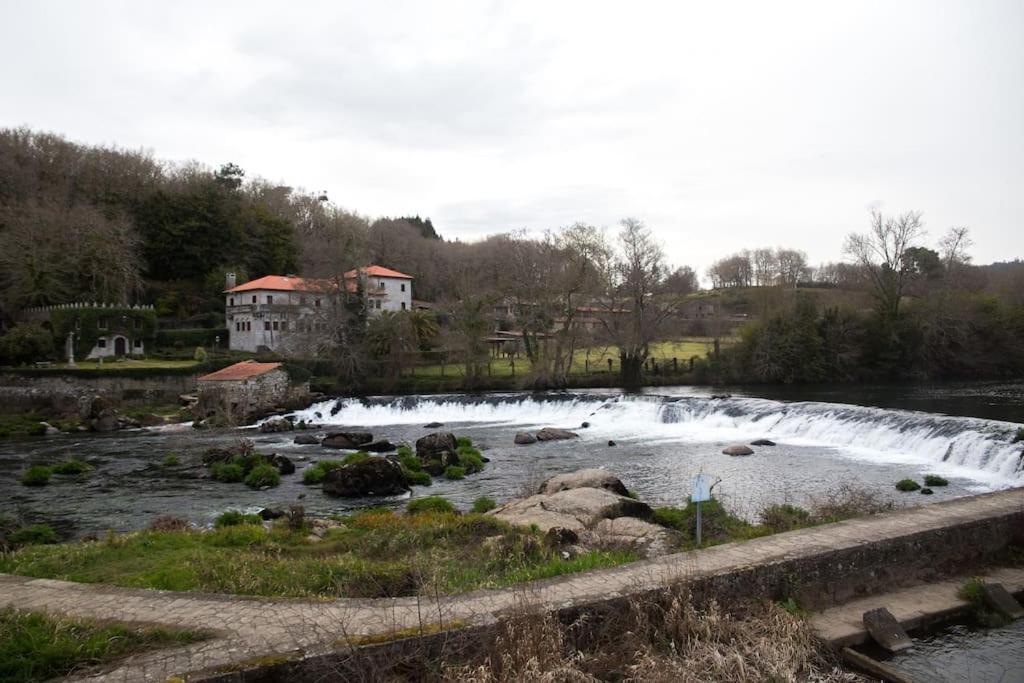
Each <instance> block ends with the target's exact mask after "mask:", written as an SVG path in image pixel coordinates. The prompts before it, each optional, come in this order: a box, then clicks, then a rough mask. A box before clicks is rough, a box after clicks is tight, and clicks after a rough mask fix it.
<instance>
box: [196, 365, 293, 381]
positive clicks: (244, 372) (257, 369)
mask: <svg viewBox="0 0 1024 683" xmlns="http://www.w3.org/2000/svg"><path fill="white" fill-rule="evenodd" d="M279 367H281V364H280V363H257V362H256V361H254V360H244V361H242V362H241V363H235V364H234V365H229V366H227V367H226V368H222V369H220V370H218V371H217V372H211V373H210V374H209V375H203V376H202V377H200V378H199V381H200V382H228V381H231V380H239V379H249V378H251V377H258V376H260V375H262V374H264V373H267V372H270V371H271V370H276V369H277V368H279Z"/></svg>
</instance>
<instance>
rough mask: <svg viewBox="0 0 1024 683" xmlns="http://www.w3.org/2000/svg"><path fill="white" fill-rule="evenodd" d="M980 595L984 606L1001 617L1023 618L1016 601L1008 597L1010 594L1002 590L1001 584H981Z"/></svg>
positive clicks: (1023, 612)
mask: <svg viewBox="0 0 1024 683" xmlns="http://www.w3.org/2000/svg"><path fill="white" fill-rule="evenodd" d="M981 589H982V595H983V596H984V598H985V604H986V605H988V606H989V607H991V608H992V609H993V610H995V611H996V612H998V613H999V614H1001V615H1003V616H1004V617H1006V618H1007V619H1020V618H1021V617H1024V609H1022V608H1021V606H1020V603H1019V602H1017V599H1016V598H1014V597H1013V596H1012V595H1010V592H1009V591H1008V590H1006V589H1005V588H1003V584H1001V583H986V584H982V587H981Z"/></svg>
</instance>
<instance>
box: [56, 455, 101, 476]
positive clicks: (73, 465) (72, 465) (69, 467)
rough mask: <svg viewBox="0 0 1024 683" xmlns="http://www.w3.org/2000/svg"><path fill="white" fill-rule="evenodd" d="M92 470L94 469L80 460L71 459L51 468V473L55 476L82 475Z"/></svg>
mask: <svg viewBox="0 0 1024 683" xmlns="http://www.w3.org/2000/svg"><path fill="white" fill-rule="evenodd" d="M91 469H92V468H91V467H90V466H89V465H87V464H86V463H84V462H82V461H81V460H79V459H78V458H71V459H70V460H65V461H64V462H62V463H59V464H57V465H54V466H53V467H52V468H51V471H52V472H53V473H54V474H82V473H83V472H87V471H88V470H91Z"/></svg>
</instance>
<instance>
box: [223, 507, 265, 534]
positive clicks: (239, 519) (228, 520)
mask: <svg viewBox="0 0 1024 683" xmlns="http://www.w3.org/2000/svg"><path fill="white" fill-rule="evenodd" d="M240 524H263V520H262V519H261V518H260V516H259V515H246V514H243V513H241V512H239V511H238V510H228V511H227V512H222V513H221V514H219V515H217V519H216V520H215V521H214V522H213V525H214V526H215V527H216V528H218V529H222V528H224V527H228V526H238V525H240Z"/></svg>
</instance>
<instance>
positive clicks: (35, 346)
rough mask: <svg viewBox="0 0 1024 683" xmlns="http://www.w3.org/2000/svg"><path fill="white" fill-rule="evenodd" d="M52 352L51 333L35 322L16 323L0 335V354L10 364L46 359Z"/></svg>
mask: <svg viewBox="0 0 1024 683" xmlns="http://www.w3.org/2000/svg"><path fill="white" fill-rule="evenodd" d="M52 353H53V335H52V334H50V332H49V331H48V330H46V329H45V328H43V327H42V326H40V325H36V324H35V323H18V324H17V325H15V326H14V327H12V328H11V329H10V330H9V331H8V332H7V334H5V335H4V336H3V337H0V356H2V357H3V358H5V359H7V361H8V362H9V363H10V364H11V365H20V364H22V363H31V362H33V361H37V360H46V359H47V358H49V357H50V354H52Z"/></svg>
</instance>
